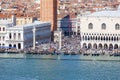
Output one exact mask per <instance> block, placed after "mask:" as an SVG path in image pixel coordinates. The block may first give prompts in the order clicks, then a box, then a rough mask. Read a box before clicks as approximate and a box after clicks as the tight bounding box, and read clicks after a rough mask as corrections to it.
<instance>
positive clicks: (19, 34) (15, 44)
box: [0, 21, 51, 49]
mask: <svg viewBox="0 0 120 80" xmlns="http://www.w3.org/2000/svg"><path fill="white" fill-rule="evenodd" d="M12 24H13V23H4V24H0V29H1V30H0V46H1V47H5V48H6V47H7V48H16V49H24V48H27V47H30V46H31V47H32V46H33V28H34V27H35V29H36V30H35V40H36V42H37V43H38V44H40V42H42V41H50V40H51V31H50V28H51V24H50V23H48V22H44V23H43V22H39V21H36V22H34V23H31V24H26V25H20V26H13V25H12Z"/></svg>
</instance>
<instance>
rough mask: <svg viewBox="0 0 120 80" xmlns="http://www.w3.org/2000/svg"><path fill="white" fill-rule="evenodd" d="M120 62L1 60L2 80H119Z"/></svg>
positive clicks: (0, 75) (0, 74)
mask: <svg viewBox="0 0 120 80" xmlns="http://www.w3.org/2000/svg"><path fill="white" fill-rule="evenodd" d="M119 66H120V62H114V61H113V62H110V61H108V62H103V61H77V60H74V61H72V60H40V59H0V80H118V77H119V74H120V70H119Z"/></svg>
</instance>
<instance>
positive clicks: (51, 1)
mask: <svg viewBox="0 0 120 80" xmlns="http://www.w3.org/2000/svg"><path fill="white" fill-rule="evenodd" d="M40 1H41V2H40V21H49V22H51V24H52V25H51V31H52V32H53V31H55V30H56V29H57V0H40Z"/></svg>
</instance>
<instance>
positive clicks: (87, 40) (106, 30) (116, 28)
mask: <svg viewBox="0 0 120 80" xmlns="http://www.w3.org/2000/svg"><path fill="white" fill-rule="evenodd" d="M109 12H110V11H109ZM102 13H103V12H102ZM111 13H112V11H111ZM108 14H110V13H108ZM117 14H118V13H117ZM78 19H80V22H78V24H79V26H80V31H81V47H82V48H94V49H110V50H113V49H118V48H120V16H117V15H115V16H105V15H104V16H102V14H101V16H96V15H92V16H81V17H79V18H78Z"/></svg>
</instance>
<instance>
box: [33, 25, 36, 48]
mask: <svg viewBox="0 0 120 80" xmlns="http://www.w3.org/2000/svg"><path fill="white" fill-rule="evenodd" d="M35 30H36V29H35V26H34V28H33V49H35Z"/></svg>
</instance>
